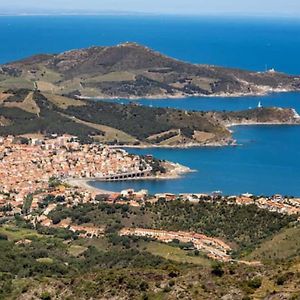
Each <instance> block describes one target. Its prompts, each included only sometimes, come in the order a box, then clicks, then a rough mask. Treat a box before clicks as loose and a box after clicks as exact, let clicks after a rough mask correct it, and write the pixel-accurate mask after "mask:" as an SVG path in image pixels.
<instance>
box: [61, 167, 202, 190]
mask: <svg viewBox="0 0 300 300" xmlns="http://www.w3.org/2000/svg"><path fill="white" fill-rule="evenodd" d="M165 164H167V166H166V168H167V173H165V174H160V175H153V176H146V177H138V178H128V179H123V180H117V181H115V182H122V181H139V180H174V179H179V178H181V177H182V176H183V175H184V174H188V173H193V172H197V170H192V169H190V168H189V167H186V166H183V165H180V164H179V163H173V162H169V161H166V162H165ZM64 182H65V183H67V184H69V185H71V186H74V187H75V186H77V187H79V188H83V189H85V190H87V191H89V192H91V193H93V194H114V193H116V191H108V190H105V189H102V188H97V187H94V186H92V185H91V183H92V182H103V183H105V182H112V181H103V179H101V178H68V179H65V180H64ZM118 192H120V191H118Z"/></svg>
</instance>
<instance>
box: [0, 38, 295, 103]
mask: <svg viewBox="0 0 300 300" xmlns="http://www.w3.org/2000/svg"><path fill="white" fill-rule="evenodd" d="M11 87H18V88H27V89H34V88H36V89H39V90H40V91H42V92H49V93H52V94H57V95H69V96H72V97H73V96H77V97H80V98H89V97H92V98H95V97H96V98H105V99H107V98H131V99H135V98H166V97H177V98H178V97H187V96H208V95H211V96H240V95H261V94H266V93H269V92H283V91H299V90H300V77H299V76H290V75H286V74H283V73H279V72H276V71H274V70H269V71H265V72H251V71H244V70H239V69H230V68H224V67H217V66H211V65H198V64H197V65H196V64H191V63H187V62H182V61H179V60H176V59H173V58H170V57H167V56H165V55H163V54H160V53H158V52H155V51H153V50H152V49H149V48H147V47H144V46H141V45H138V44H136V43H124V44H120V45H117V46H111V47H91V48H87V49H80V50H71V51H67V52H64V53H60V54H40V55H35V56H32V57H29V58H26V59H23V60H20V61H16V62H12V63H8V64H5V65H2V66H0V89H4V90H5V89H7V88H11Z"/></svg>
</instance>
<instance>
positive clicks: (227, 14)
mask: <svg viewBox="0 0 300 300" xmlns="http://www.w3.org/2000/svg"><path fill="white" fill-rule="evenodd" d="M34 16H41V17H42V16H45V17H46V16H58V17H59V16H149V17H150V16H156V17H159V16H162V17H163V16H167V17H225V18H228V17H233V18H243V17H247V18H268V19H295V18H297V19H298V16H297V14H296V13H295V14H280V15H279V14H276V15H275V14H271V13H257V14H254V13H249V14H247V13H245V12H225V13H222V12H206V13H204V12H203V13H174V12H170V13H167V12H163V13H159V12H139V11H128V12H126V11H99V12H88V11H87V12H83V11H74V12H72V11H70V12H68V11H63V12H56V11H53V12H42V11H41V12H15V13H14V12H4V13H3V12H1V13H0V17H34Z"/></svg>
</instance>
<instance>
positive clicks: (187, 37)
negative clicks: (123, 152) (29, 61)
mask: <svg viewBox="0 0 300 300" xmlns="http://www.w3.org/2000/svg"><path fill="white" fill-rule="evenodd" d="M0 36H1V43H0V63H5V62H8V61H12V60H16V59H20V58H23V57H26V56H29V55H33V54H36V53H57V52H61V51H64V50H69V49H75V48H82V47H88V46H92V45H115V44H118V43H122V42H126V41H133V42H138V43H141V44H144V45H146V46H149V47H151V48H154V49H155V50H157V51H160V52H162V53H164V54H166V55H169V56H172V57H175V58H177V59H181V60H185V61H189V62H193V63H204V64H214V65H221V66H227V67H235V68H243V69H249V70H254V71H264V70H266V69H270V68H274V69H276V70H278V71H281V72H286V73H290V74H300V60H299V53H300V21H298V20H295V19H259V18H253V19H241V18H229V17H228V18H213V17H210V18H208V17H170V16H169V17H165V16H156V17H154V16H88V17H87V16H84V17H83V16H82V17H79V16H60V17H54V16H43V17H41V16H32V17H0ZM259 101H261V102H262V104H263V105H264V106H282V107H291V108H295V109H296V110H297V111H298V112H300V93H299V94H298V93H285V94H272V95H268V96H265V97H240V98H189V99H162V100H141V101H140V102H141V104H143V105H151V106H164V107H175V108H181V109H186V110H240V109H248V108H253V107H256V106H257V103H258V102H259ZM121 102H126V101H125V100H121ZM234 137H235V138H236V139H237V140H238V143H239V146H236V147H223V148H191V149H146V150H145V149H143V150H141V149H140V150H132V149H131V150H129V151H131V152H134V153H140V154H146V153H147V154H153V155H155V156H157V157H158V158H161V159H167V160H172V161H177V162H179V163H182V164H184V165H186V166H189V167H191V168H192V169H195V170H196V172H194V173H191V174H188V175H187V176H184V177H182V178H180V179H176V180H168V181H167V180H158V181H133V182H118V183H93V184H94V185H96V186H99V187H101V188H106V189H109V190H120V189H123V188H128V187H133V188H135V189H141V188H146V189H148V190H150V191H151V192H152V193H156V192H174V193H182V192H211V191H215V190H221V191H223V192H224V193H225V194H236V193H243V192H250V193H255V194H268V195H270V194H274V193H281V194H287V195H298V196H300V127H297V126H245V127H241V126H240V127H235V128H234Z"/></svg>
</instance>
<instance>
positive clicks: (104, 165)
mask: <svg viewBox="0 0 300 300" xmlns="http://www.w3.org/2000/svg"><path fill="white" fill-rule="evenodd" d="M149 169H151V167H150V166H149V165H148V164H147V162H146V161H145V160H143V159H141V158H140V157H139V156H137V155H130V154H128V153H127V152H126V151H124V150H121V149H111V148H108V147H105V146H102V145H97V144H80V143H79V142H77V141H76V138H74V137H70V136H60V137H53V138H49V139H29V140H26V143H25V142H24V141H22V140H20V139H16V138H15V137H13V136H9V137H6V138H3V137H0V178H1V181H0V206H1V204H7V203H8V202H7V201H8V200H10V201H11V205H13V206H18V204H20V203H21V204H22V203H23V201H24V199H25V198H26V197H27V196H28V195H35V194H42V193H44V192H46V191H47V190H48V188H49V180H50V179H51V178H60V179H66V178H76V179H78V178H102V177H105V176H110V175H116V174H124V173H131V172H140V171H141V170H149Z"/></svg>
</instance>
